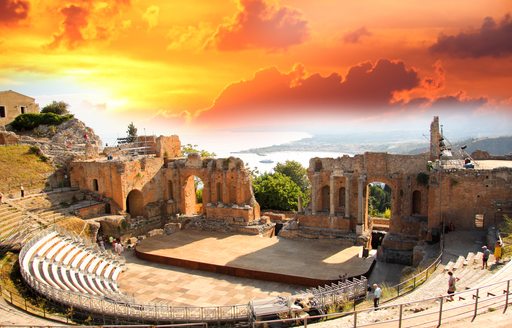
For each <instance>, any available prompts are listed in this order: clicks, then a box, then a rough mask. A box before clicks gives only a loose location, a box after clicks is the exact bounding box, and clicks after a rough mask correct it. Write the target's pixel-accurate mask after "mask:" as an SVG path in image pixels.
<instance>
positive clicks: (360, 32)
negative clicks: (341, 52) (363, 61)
mask: <svg viewBox="0 0 512 328" xmlns="http://www.w3.org/2000/svg"><path fill="white" fill-rule="evenodd" d="M370 35H372V34H371V33H370V32H369V31H368V30H367V29H366V27H361V28H359V29H357V30H355V31H352V32H348V33H346V34H345V35H344V36H343V41H345V43H359V41H360V40H361V38H362V37H363V36H370Z"/></svg>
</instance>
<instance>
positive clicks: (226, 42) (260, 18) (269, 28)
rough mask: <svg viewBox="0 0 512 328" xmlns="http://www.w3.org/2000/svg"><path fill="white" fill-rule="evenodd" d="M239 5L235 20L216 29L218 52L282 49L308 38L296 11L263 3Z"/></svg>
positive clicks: (246, 1)
mask: <svg viewBox="0 0 512 328" xmlns="http://www.w3.org/2000/svg"><path fill="white" fill-rule="evenodd" d="M240 5H241V10H240V12H239V13H238V14H237V15H236V17H235V19H234V21H233V22H232V23H231V24H228V25H221V26H219V28H218V29H217V32H216V33H215V35H214V36H213V42H214V44H215V45H216V47H217V48H218V49H219V50H226V51H233V50H242V49H248V48H265V49H272V50H275V49H283V48H287V47H289V46H291V45H294V44H299V43H301V42H303V41H304V40H305V39H306V37H307V34H308V28H307V22H306V21H305V20H303V19H302V18H301V14H300V13H299V12H298V11H297V10H294V9H291V8H287V7H271V6H270V5H268V4H267V3H266V2H265V0H240Z"/></svg>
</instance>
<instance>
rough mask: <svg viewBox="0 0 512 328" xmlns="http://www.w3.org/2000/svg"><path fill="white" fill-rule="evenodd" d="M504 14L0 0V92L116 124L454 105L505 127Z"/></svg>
mask: <svg viewBox="0 0 512 328" xmlns="http://www.w3.org/2000/svg"><path fill="white" fill-rule="evenodd" d="M510 13H512V5H511V3H510V1H508V0H502V1H497V0H472V1H467V0H465V1H462V0H452V1H420V0H403V1H381V0H366V1H360V0H345V1H338V0H323V1H309V0H294V1H291V0H281V1H277V0H266V1H265V0H236V1H234V0H233V1H211V0H193V1H192V0H191V1H172V2H171V1H156V0H151V1H146V0H105V1H92V0H72V1H61V0H59V1H54V0H0V46H1V47H0V90H3V89H13V90H15V91H19V92H22V93H25V94H27V95H31V96H34V97H36V99H37V100H38V102H40V104H41V105H44V104H46V103H48V102H50V101H51V100H54V99H55V100H61V99H62V100H65V101H67V102H68V103H70V105H71V106H72V108H71V110H72V111H73V112H74V113H76V115H77V116H78V117H79V118H82V119H84V120H85V121H86V123H88V124H89V125H91V126H92V127H93V128H96V129H99V130H105V129H107V128H108V129H113V126H115V127H116V128H115V129H117V131H118V132H119V133H124V131H125V129H126V128H125V123H126V122H129V121H135V122H136V123H137V124H138V125H139V126H144V127H147V128H148V130H149V129H151V130H158V131H160V130H162V129H169V130H171V132H172V131H178V132H183V131H197V130H199V129H205V128H208V129H259V130H265V129H289V130H293V131H309V132H314V131H311V130H308V128H309V127H310V126H308V125H309V124H310V122H311V120H314V121H315V122H316V123H315V124H317V125H318V126H321V125H322V124H323V123H322V122H323V120H324V121H329V122H331V123H332V122H333V121H336V120H339V121H340V122H347V121H348V120H351V121H350V122H353V123H354V124H356V122H365V121H367V120H373V121H374V122H383V120H386V119H389V120H399V119H401V118H404V117H409V116H410V117H416V116H425V117H429V119H431V116H432V115H434V114H440V115H442V116H443V115H452V114H453V113H458V114H459V115H462V116H464V117H467V116H468V115H469V116H471V117H475V118H476V119H479V118H480V117H487V118H489V117H491V116H492V117H493V118H495V120H496V121H497V122H500V124H501V126H500V129H501V130H503V131H505V132H506V131H507V130H508V131H511V130H512V127H511V126H510V123H505V122H506V121H508V120H509V119H510V118H511V117H510V116H511V112H512V94H511V91H510V90H511V88H510V86H511V85H512V60H511V59H512V42H511V41H510V40H512V19H511V18H510V16H509V14H510ZM100 116H102V117H103V119H102V120H99V119H98V117H100ZM283 122H286V124H283ZM308 122H309V123H308ZM422 124H424V123H423V122H422ZM117 125H119V127H117Z"/></svg>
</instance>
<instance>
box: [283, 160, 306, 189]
mask: <svg viewBox="0 0 512 328" xmlns="http://www.w3.org/2000/svg"><path fill="white" fill-rule="evenodd" d="M274 171H275V172H278V173H282V174H284V175H286V176H288V177H290V179H292V181H293V182H295V183H296V184H297V185H298V186H299V188H300V189H301V190H302V192H304V193H305V192H307V191H308V190H309V188H310V183H309V180H308V175H307V170H306V168H305V167H304V166H302V165H301V164H300V163H299V162H297V161H286V162H285V163H284V164H282V163H277V165H276V166H275V167H274Z"/></svg>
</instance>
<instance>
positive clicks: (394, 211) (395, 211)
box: [364, 175, 400, 222]
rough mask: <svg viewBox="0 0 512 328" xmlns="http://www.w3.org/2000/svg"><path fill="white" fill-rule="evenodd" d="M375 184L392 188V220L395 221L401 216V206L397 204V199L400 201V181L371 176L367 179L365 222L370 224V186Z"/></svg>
mask: <svg viewBox="0 0 512 328" xmlns="http://www.w3.org/2000/svg"><path fill="white" fill-rule="evenodd" d="M374 182H382V183H385V184H386V185H387V186H389V187H390V188H391V220H393V219H394V218H397V217H398V216H399V206H398V203H397V199H398V193H399V192H400V191H399V187H398V181H396V180H394V179H391V178H388V177H386V176H381V175H371V176H368V177H367V178H366V187H365V194H364V198H365V200H364V201H365V209H366V210H365V214H364V216H365V221H366V222H368V217H369V214H368V212H369V210H368V200H369V197H368V196H369V185H370V183H374Z"/></svg>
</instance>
